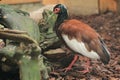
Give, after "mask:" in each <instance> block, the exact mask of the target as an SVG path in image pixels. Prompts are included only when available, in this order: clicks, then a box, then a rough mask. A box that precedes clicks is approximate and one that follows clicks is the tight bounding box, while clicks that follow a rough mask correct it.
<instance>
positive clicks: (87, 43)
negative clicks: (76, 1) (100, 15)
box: [53, 4, 110, 73]
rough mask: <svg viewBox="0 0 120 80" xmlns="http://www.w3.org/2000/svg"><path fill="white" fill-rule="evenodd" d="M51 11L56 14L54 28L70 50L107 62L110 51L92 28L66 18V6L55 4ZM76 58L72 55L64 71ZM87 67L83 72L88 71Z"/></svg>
mask: <svg viewBox="0 0 120 80" xmlns="http://www.w3.org/2000/svg"><path fill="white" fill-rule="evenodd" d="M53 12H54V13H55V14H57V15H58V17H57V20H56V22H55V27H54V30H55V31H56V34H57V36H58V37H59V38H60V39H61V40H62V41H63V42H64V43H65V45H66V46H67V47H68V48H69V49H70V50H72V51H74V52H76V53H78V54H81V55H83V56H86V57H88V58H91V59H100V60H101V61H102V62H103V63H104V64H108V63H109V61H110V53H109V51H108V49H107V47H106V45H105V43H104V41H103V40H102V39H101V37H100V35H99V34H98V33H97V32H96V31H95V30H94V29H92V28H91V27H90V26H89V25H87V24H85V23H83V22H81V21H79V20H76V19H71V20H68V13H67V8H66V7H65V6H64V5H63V4H57V5H56V6H55V7H54V8H53ZM77 58H78V57H77V56H75V57H74V60H73V61H72V62H71V64H70V65H69V66H68V68H66V71H68V70H69V69H71V67H72V65H73V64H74V63H75V61H76V60H77ZM88 68H89V67H87V68H86V70H84V71H83V72H85V73H86V72H89V70H88Z"/></svg>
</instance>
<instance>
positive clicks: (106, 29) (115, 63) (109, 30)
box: [49, 12, 120, 80]
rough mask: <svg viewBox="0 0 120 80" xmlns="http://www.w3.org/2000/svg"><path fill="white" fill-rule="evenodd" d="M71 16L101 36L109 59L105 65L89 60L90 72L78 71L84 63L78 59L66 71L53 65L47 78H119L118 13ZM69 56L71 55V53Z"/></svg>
mask: <svg viewBox="0 0 120 80" xmlns="http://www.w3.org/2000/svg"><path fill="white" fill-rule="evenodd" d="M71 18H75V19H78V20H81V21H83V22H85V23H86V24H89V25H90V26H91V27H92V28H94V29H95V30H96V31H97V32H98V33H99V34H100V35H101V36H102V37H103V39H104V41H105V43H106V45H107V46H108V49H109V51H110V53H111V60H110V62H109V64H107V65H104V64H102V63H101V62H100V61H91V68H90V72H89V73H86V74H82V73H80V72H78V71H80V70H81V68H83V67H82V64H84V63H83V62H81V61H80V59H79V60H78V61H77V62H76V64H75V65H74V66H73V68H72V70H70V71H68V72H63V71H62V70H61V69H62V68H63V67H61V66H59V65H54V66H53V72H51V73H50V77H51V78H50V79H49V80H120V15H118V14H116V13H112V12H108V13H104V14H100V15H91V16H72V17H71ZM71 56H72V57H73V55H71ZM66 60H67V59H65V60H64V61H66ZM64 61H62V62H64Z"/></svg>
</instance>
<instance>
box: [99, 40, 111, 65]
mask: <svg viewBox="0 0 120 80" xmlns="http://www.w3.org/2000/svg"><path fill="white" fill-rule="evenodd" d="M99 39H100V42H101V48H102V51H103V53H104V55H105V58H104V59H101V60H102V62H103V63H104V64H108V63H109V61H110V52H109V51H108V49H107V46H106V44H105V43H104V41H103V40H102V39H101V38H99Z"/></svg>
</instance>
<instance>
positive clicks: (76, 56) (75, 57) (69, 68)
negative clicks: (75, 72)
mask: <svg viewBox="0 0 120 80" xmlns="http://www.w3.org/2000/svg"><path fill="white" fill-rule="evenodd" d="M78 58H79V56H78V55H75V56H74V59H73V60H72V62H71V63H70V65H69V66H68V67H67V68H65V72H67V71H69V70H71V69H72V66H73V65H74V63H75V62H76V61H77V59H78Z"/></svg>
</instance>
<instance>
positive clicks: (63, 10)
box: [53, 4, 67, 14]
mask: <svg viewBox="0 0 120 80" xmlns="http://www.w3.org/2000/svg"><path fill="white" fill-rule="evenodd" d="M53 12H54V13H55V14H64V13H67V8H66V6H65V5H63V4H57V5H56V6H55V7H54V8H53Z"/></svg>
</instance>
